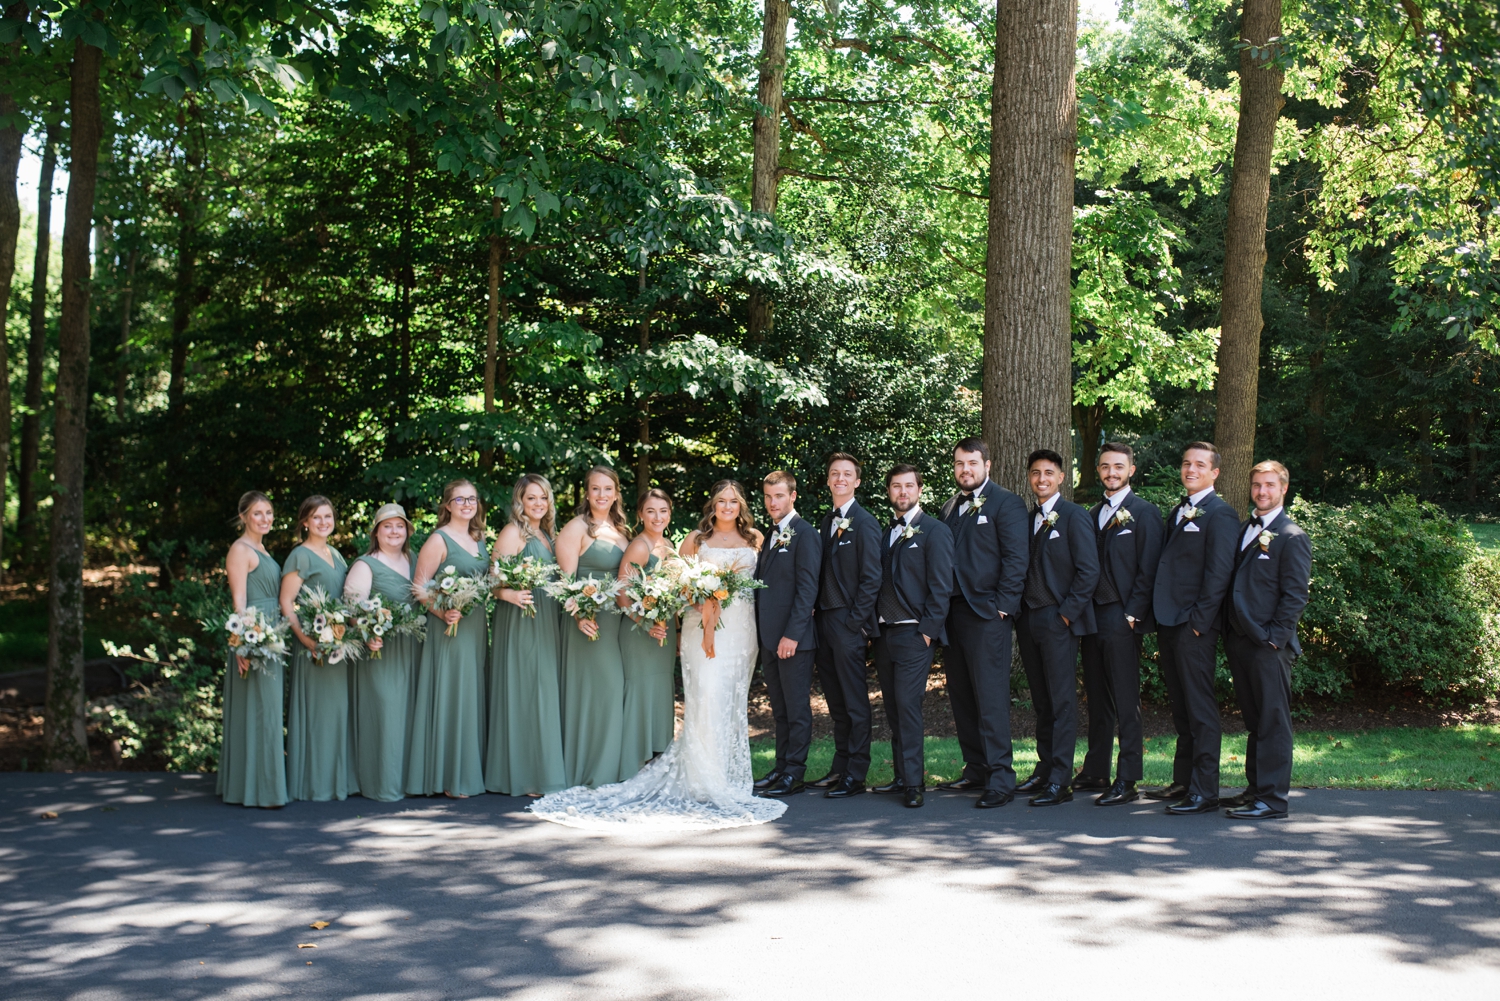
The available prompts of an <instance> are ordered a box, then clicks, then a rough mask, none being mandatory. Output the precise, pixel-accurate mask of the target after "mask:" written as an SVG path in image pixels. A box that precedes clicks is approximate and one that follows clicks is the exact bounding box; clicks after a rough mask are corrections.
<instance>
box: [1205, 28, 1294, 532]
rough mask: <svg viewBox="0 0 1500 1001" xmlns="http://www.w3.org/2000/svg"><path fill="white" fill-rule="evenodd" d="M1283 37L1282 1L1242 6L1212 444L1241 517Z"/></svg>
mask: <svg viewBox="0 0 1500 1001" xmlns="http://www.w3.org/2000/svg"><path fill="white" fill-rule="evenodd" d="M1280 37H1281V0H1245V6H1244V13H1243V14H1242V15H1241V24H1240V44H1241V46H1242V48H1241V49H1240V120H1239V126H1238V128H1237V129H1236V131H1235V137H1234V176H1233V180H1232V181H1231V182H1230V183H1231V186H1230V189H1229V218H1228V220H1227V221H1226V223H1225V225H1224V290H1223V303H1222V306H1221V307H1220V319H1219V323H1220V327H1221V333H1220V337H1219V358H1218V362H1219V376H1218V389H1219V391H1218V413H1217V422H1216V425H1215V427H1214V438H1215V444H1217V445H1218V446H1219V451H1220V453H1221V454H1222V455H1223V456H1224V463H1223V471H1222V472H1220V474H1219V482H1218V492H1219V495H1220V496H1221V497H1223V498H1224V499H1225V500H1227V501H1228V502H1229V503H1230V504H1232V505H1234V508H1235V510H1236V511H1238V512H1239V513H1240V514H1241V516H1243V515H1244V514H1245V511H1246V510H1247V509H1248V507H1249V503H1250V467H1251V466H1252V465H1254V464H1255V412H1256V401H1257V394H1258V393H1259V387H1260V330H1261V326H1262V320H1261V313H1260V295H1261V286H1262V284H1263V282H1264V279H1265V270H1266V205H1267V202H1268V201H1269V199H1270V195H1271V151H1272V148H1273V147H1274V146H1275V144H1276V119H1277V118H1278V117H1279V116H1280V114H1281V106H1282V105H1283V104H1284V103H1285V101H1284V99H1283V98H1282V96H1281V81H1282V75H1283V74H1282V71H1281V68H1280V67H1279V66H1278V65H1276V64H1275V63H1274V62H1272V57H1273V56H1274V54H1275V53H1274V51H1273V48H1274V47H1277V46H1279V42H1272V41H1271V39H1279V38H1280Z"/></svg>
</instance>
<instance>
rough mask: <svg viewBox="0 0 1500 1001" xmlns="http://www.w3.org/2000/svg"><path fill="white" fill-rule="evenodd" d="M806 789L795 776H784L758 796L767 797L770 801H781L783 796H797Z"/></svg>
mask: <svg viewBox="0 0 1500 1001" xmlns="http://www.w3.org/2000/svg"><path fill="white" fill-rule="evenodd" d="M806 788H807V786H806V785H804V784H803V782H802V780H801V779H799V778H797V777H796V776H795V775H783V776H781V777H780V778H778V779H777V780H776V781H775V782H774V783H773V784H771V785H768V786H766V787H765V788H764V789H762V790H760V792H758V793H756V795H757V796H766V797H768V798H770V799H780V798H781V797H783V796H795V795H797V793H799V792H801V791H802V790H803V789H806Z"/></svg>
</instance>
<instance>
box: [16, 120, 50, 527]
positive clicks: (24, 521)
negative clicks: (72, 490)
mask: <svg viewBox="0 0 1500 1001" xmlns="http://www.w3.org/2000/svg"><path fill="white" fill-rule="evenodd" d="M56 136H57V127H56V126H49V127H48V129H47V140H46V142H47V146H46V148H45V149H44V150H43V151H42V169H41V174H40V176H39V177H38V179H37V195H36V233H37V239H36V255H35V257H33V259H32V265H31V331H30V334H29V335H28V337H27V340H26V395H25V397H24V402H25V404H26V415H25V416H24V417H22V418H21V468H20V471H19V472H18V473H17V475H16V481H17V486H18V488H19V495H18V497H17V505H16V507H17V511H16V527H17V529H18V534H19V535H20V536H21V537H22V539H23V540H25V543H26V545H27V547H29V548H33V551H34V543H35V541H36V540H35V535H36V523H35V522H36V475H37V467H38V465H39V464H40V462H41V451H42V373H43V369H44V368H45V367H46V361H47V269H48V267H49V263H50V262H49V258H50V256H51V253H52V184H53V180H54V178H55V176H56V172H57V138H56Z"/></svg>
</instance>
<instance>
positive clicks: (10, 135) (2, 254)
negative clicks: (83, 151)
mask: <svg viewBox="0 0 1500 1001" xmlns="http://www.w3.org/2000/svg"><path fill="white" fill-rule="evenodd" d="M8 13H9V12H7V14H8ZM6 48H7V49H9V50H10V51H9V52H8V53H7V58H5V59H4V60H3V61H0V66H4V65H6V64H8V63H9V62H10V61H11V58H13V54H14V53H15V51H16V50H17V48H18V46H16V45H8V46H6ZM16 110H17V109H16V101H15V98H14V97H13V96H12V95H11V94H10V92H9V91H5V92H3V93H0V119H5V120H8V121H14V120H15V116H16ZM20 166H21V130H20V129H18V128H16V127H15V126H14V125H8V126H6V127H5V128H0V429H3V432H4V433H0V558H3V557H4V555H5V488H6V482H7V477H8V475H9V473H10V427H11V424H10V421H11V413H10V346H9V338H7V337H5V336H3V334H4V330H3V316H4V312H3V311H4V310H5V309H6V308H7V306H8V304H9V303H10V283H11V280H12V278H13V277H14V275H15V273H16V240H17V239H19V237H20V233H21V200H20V199H19V198H18V197H17V196H16V174H17V173H19V171H20ZM4 576H5V567H4V565H3V564H0V579H3V578H4Z"/></svg>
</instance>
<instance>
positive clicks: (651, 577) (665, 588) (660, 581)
mask: <svg viewBox="0 0 1500 1001" xmlns="http://www.w3.org/2000/svg"><path fill="white" fill-rule="evenodd" d="M634 566H635V568H636V569H637V570H639V571H640V573H638V574H637V575H636V576H634V577H628V578H626V579H625V581H624V582H623V583H624V587H623V588H621V591H620V593H621V594H623V595H625V597H626V598H627V599H629V601H630V604H629V606H627V607H626V609H625V611H626V613H627V614H628V615H630V617H631V618H633V619H634V620H635V628H637V629H644V630H645V631H647V632H650V631H651V630H652V629H654V628H655V627H656V624H657V623H658V622H662V623H669V622H671V621H672V620H673V619H675V618H676V617H677V615H678V613H680V612H681V611H682V608H683V600H682V597H681V595H680V594H679V593H678V584H677V580H676V575H675V574H673V573H672V572H671V569H670V568H669V567H667V566H666V565H665V564H659V565H658V568H657V569H656V570H654V571H652V570H647V569H646V568H645V567H643V566H641V565H640V564H639V563H637V564H634ZM666 643H667V637H666V636H665V635H663V636H662V637H661V639H659V640H657V641H656V645H657V646H666Z"/></svg>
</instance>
